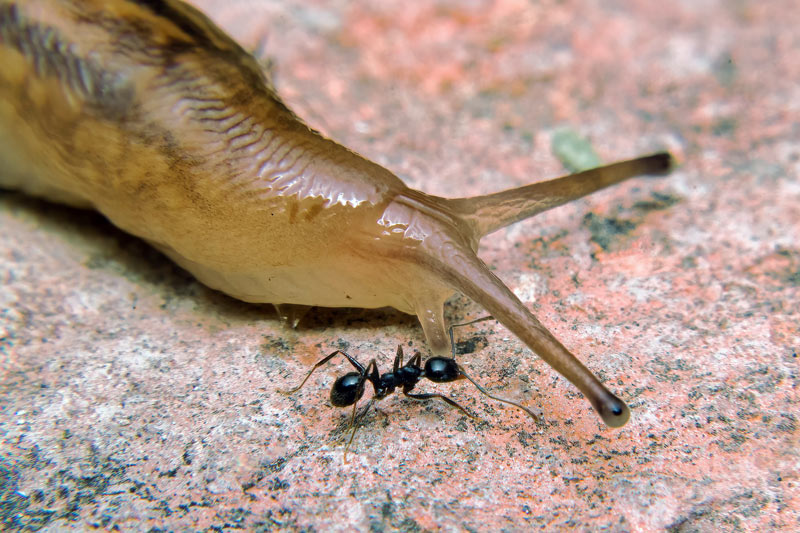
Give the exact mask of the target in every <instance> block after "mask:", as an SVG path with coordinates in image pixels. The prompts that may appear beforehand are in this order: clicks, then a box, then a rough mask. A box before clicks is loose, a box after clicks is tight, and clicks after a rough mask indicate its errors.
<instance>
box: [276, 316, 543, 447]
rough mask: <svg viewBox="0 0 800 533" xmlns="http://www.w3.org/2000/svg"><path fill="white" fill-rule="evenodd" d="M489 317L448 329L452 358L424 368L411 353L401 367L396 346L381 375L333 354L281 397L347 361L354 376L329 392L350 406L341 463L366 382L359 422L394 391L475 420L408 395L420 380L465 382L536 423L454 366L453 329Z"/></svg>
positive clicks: (336, 403) (372, 367) (341, 404)
mask: <svg viewBox="0 0 800 533" xmlns="http://www.w3.org/2000/svg"><path fill="white" fill-rule="evenodd" d="M491 318H492V317H490V316H487V317H482V318H478V319H475V320H472V321H471V322H466V323H463V324H455V325H453V326H450V330H449V333H450V344H451V346H452V355H453V357H438V356H437V357H431V358H429V359H428V360H427V361H425V365H424V366H420V365H421V364H422V354H420V353H419V352H417V353H415V354H414V355H413V356H412V357H411V359H409V361H408V362H407V363H405V364H403V347H402V346H397V355H396V356H395V358H394V365H393V367H392V371H391V372H386V373H384V374H381V373H380V371H379V370H378V363H376V362H375V359H372V360H371V361H370V362H369V364H367V366H366V367H365V366H364V365H362V364H361V363H359V362H358V361H357V360H356V359H355V358H354V357H352V356H351V355H349V354H347V353H346V352H343V351H342V350H336V351H335V352H333V353H331V354H329V355H326V356H325V357H323V358H322V359H321V360H320V361H319V362H318V363H317V364H315V365H314V366H313V367H312V368H311V370H310V371H309V373H308V375H307V376H306V377H305V379H304V380H303V381H302V382H301V383H300V385H298V386H297V387H295V388H293V389H291V390H289V391H281V392H283V394H286V395H289V394H293V393H295V392H297V391H298V390H300V389H301V388H302V387H303V385H305V384H306V381H308V378H310V377H311V374H313V373H314V371H315V370H316V369H317V368H319V367H320V366H322V365H324V364H325V363H327V362H328V361H330V360H331V359H333V358H334V357H336V356H337V355H343V356H344V357H345V358H347V360H348V361H350V364H351V365H353V367H355V369H356V370H357V372H348V373H347V374H345V375H343V376H341V377H339V378H338V379H337V380H336V381H335V382H334V383H333V387H332V388H331V404H332V405H333V406H334V407H348V406H350V405H352V406H353V415H352V417H351V418H350V426H351V427H352V428H353V432H352V433H351V434H350V440H348V441H347V445H346V446H345V448H344V455H345V460H346V458H347V450H348V449H349V448H350V444H351V443H352V442H353V437H355V435H356V430H357V429H358V426H357V425H356V407H357V404H358V401H359V400H360V399H361V397H362V396H363V395H364V389H365V386H366V382H367V381H369V382H370V383H372V387H373V389H375V394H374V395H373V397H372V398H370V401H369V403H368V404H367V406H366V407H365V408H364V410H363V411H362V412H361V414H360V415H359V417H358V418H359V419H361V418H363V417H364V416H365V415H366V414H367V412H368V411H369V409H370V407H372V405H373V403H375V401H376V400H382V399H384V398H386V397H387V396H389V395H390V394H392V393H394V392H395V389H397V388H401V387H402V391H403V394H405V395H406V396H407V397H409V398H412V399H414V400H418V401H424V400H430V399H431V398H439V399H441V400H442V401H444V402H445V403H446V404H448V405H450V406H452V407H455V408H456V409H460V410H461V411H462V412H463V413H464V414H466V415H467V416H469V417H472V418H474V419H477V418H478V417H477V416H475V415H473V414H472V413H470V412H469V411H467V410H466V409H464V408H463V407H461V406H460V405H459V404H458V403H456V402H455V401H454V400H451V399H450V398H448V397H447V396H444V395H442V394H436V393H420V394H412V393H411V391H412V389H414V387H415V386H416V385H417V383H419V381H420V380H421V379H423V378H425V379H428V380H430V381H433V382H434V383H450V382H452V381H458V380H460V379H467V380H469V381H470V382H472V384H473V385H475V387H476V388H477V389H478V390H479V391H480V392H482V393H483V394H485V395H486V396H488V397H489V398H491V399H493V400H497V401H498V402H503V403H507V404H509V405H513V406H514V407H518V408H519V409H522V410H523V411H525V412H526V413H527V414H528V415H530V416H531V417H532V418H533V419H534V420H538V419H539V417H538V416H537V415H536V414H534V412H533V411H531V410H530V409H528V408H527V407H524V406H522V405H520V404H518V403H515V402H512V401H511V400H505V399H503V398H498V397H497V396H493V395H491V394H489V392H487V391H486V389H484V388H483V387H481V386H480V385H479V384H478V383H477V382H476V381H475V380H474V379H472V378H471V377H470V376H469V375H468V374H467V373H466V372H464V369H463V368H461V366H460V365H459V364H458V363H456V360H455V355H456V353H455V344H454V343H453V329H454V328H456V327H460V326H468V325H470V324H474V323H476V322H482V321H484V320H489V319H491Z"/></svg>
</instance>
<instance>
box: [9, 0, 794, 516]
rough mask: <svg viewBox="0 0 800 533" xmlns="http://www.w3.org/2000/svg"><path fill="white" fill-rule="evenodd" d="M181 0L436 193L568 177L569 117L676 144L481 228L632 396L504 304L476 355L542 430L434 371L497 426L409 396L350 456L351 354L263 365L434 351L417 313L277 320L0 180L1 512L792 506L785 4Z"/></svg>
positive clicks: (303, 105)
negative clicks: (332, 400)
mask: <svg viewBox="0 0 800 533" xmlns="http://www.w3.org/2000/svg"><path fill="white" fill-rule="evenodd" d="M196 4H197V5H198V7H200V8H202V9H205V10H206V11H207V12H208V13H209V14H211V15H212V16H213V17H214V18H215V19H216V20H218V21H219V22H220V23H221V24H222V25H223V26H224V27H225V28H226V29H228V30H229V31H230V32H231V33H233V34H234V35H236V36H237V37H238V38H239V39H240V40H241V42H243V43H244V44H245V45H246V46H248V47H250V48H251V49H258V50H266V51H267V55H268V56H269V57H270V58H271V59H272V60H273V63H274V70H275V77H276V80H277V85H278V87H279V89H280V91H281V92H282V94H283V95H284V96H285V98H286V100H287V101H288V102H289V103H290V105H291V106H292V107H294V108H295V109H296V110H297V112H298V113H299V114H300V115H301V116H303V117H305V118H307V120H308V121H309V122H310V123H311V124H312V125H313V126H315V127H318V128H320V129H322V130H323V131H325V132H326V133H327V134H328V135H331V136H333V137H334V138H336V139H337V140H339V141H341V142H343V143H344V144H346V145H348V146H350V147H352V148H354V149H356V150H358V151H359V152H361V153H363V154H365V155H367V156H368V157H370V158H372V159H374V160H376V161H378V162H379V163H382V164H384V165H386V166H388V167H389V168H391V169H393V170H394V171H395V172H397V173H398V174H399V175H400V176H401V177H402V178H403V179H405V180H406V181H407V182H408V183H409V184H411V185H413V186H415V187H418V188H421V189H423V190H425V191H428V192H432V193H436V194H445V195H464V194H476V193H481V192H489V191H494V190H498V189H501V188H506V187H510V186H516V185H520V184H523V183H527V182H529V181H532V180H536V179H540V178H544V177H551V176H554V175H558V174H560V173H562V172H563V169H562V168H561V166H560V163H559V162H558V161H557V160H556V158H555V157H554V156H553V154H552V151H551V149H550V138H551V134H552V132H553V131H554V130H555V129H557V128H559V127H564V126H568V127H571V128H573V129H575V130H576V131H577V132H579V133H580V134H581V135H584V136H586V137H588V138H589V139H590V140H591V142H592V144H593V146H594V148H595V150H596V151H597V152H598V153H599V154H600V155H601V157H602V158H603V159H604V160H606V161H611V160H614V159H622V158H627V157H632V156H635V155H638V154H641V153H646V152H650V151H654V150H656V149H661V148H668V149H670V150H672V151H673V152H674V153H675V154H676V155H677V156H678V157H679V159H680V160H681V167H680V168H679V169H678V170H677V171H676V172H675V173H674V174H673V175H671V176H669V177H667V178H659V179H638V180H633V181H631V182H629V183H626V184H624V185H621V186H618V187H615V188H613V189H610V190H607V191H604V192H602V193H599V194H597V195H594V196H592V197H591V198H588V199H586V200H585V201H581V202H577V203H575V204H572V205H569V206H565V207H562V208H559V209H556V210H554V211H552V212H549V213H546V214H544V215H542V216H540V217H538V218H536V219H535V220H534V221H531V222H526V223H521V224H518V225H516V226H513V227H511V228H509V229H508V230H506V231H502V232H499V233H497V234H495V235H493V236H490V237H489V238H487V239H486V240H485V241H484V246H483V248H482V250H481V255H482V257H483V258H484V259H485V260H486V261H487V262H489V263H490V264H492V265H494V266H495V267H496V272H497V274H498V275H499V276H500V277H501V278H502V279H504V280H505V281H506V282H507V283H508V284H509V285H510V286H511V287H512V288H513V289H514V290H515V291H516V292H517V294H519V295H521V296H522V298H523V299H524V300H525V301H526V302H528V304H529V305H530V306H532V308H534V309H535V311H536V312H537V313H538V314H539V315H540V317H541V318H542V320H543V321H544V322H545V323H546V324H547V325H548V326H549V327H550V328H551V329H552V330H553V331H554V332H555V333H556V335H557V336H558V337H559V338H560V339H561V340H562V341H563V342H564V343H565V344H566V345H567V346H569V347H571V348H572V349H573V350H574V351H575V352H576V353H577V354H579V356H581V357H582V358H583V359H584V360H585V361H586V362H587V364H588V365H589V366H590V367H591V368H592V369H594V370H595V371H597V372H599V373H600V374H601V376H602V377H603V379H604V380H605V381H606V382H607V383H609V384H610V385H611V388H612V389H613V390H615V391H617V392H619V393H620V395H621V396H622V397H623V398H626V399H627V400H628V401H630V403H631V406H632V411H633V418H632V420H631V422H630V423H629V424H628V425H627V426H626V427H625V428H623V429H621V430H610V429H608V428H606V427H604V426H603V425H602V424H601V423H600V422H599V421H598V419H597V417H596V416H595V415H594V414H593V413H592V412H591V410H590V408H589V407H588V405H587V404H586V402H585V401H583V400H582V399H581V398H580V397H579V394H578V393H577V392H576V391H575V390H574V388H573V387H571V386H570V385H569V384H568V383H567V382H566V381H565V380H564V379H562V378H560V377H559V376H557V375H556V374H554V373H553V372H552V371H551V370H550V369H549V368H548V367H547V366H546V365H544V364H543V363H542V362H541V361H539V360H537V358H536V357H535V356H534V355H532V354H531V352H530V351H529V350H527V349H525V348H523V347H522V345H521V343H520V342H519V341H517V340H516V339H515V338H514V337H513V336H512V335H510V334H509V333H508V332H507V331H506V330H504V329H503V328H502V327H500V326H498V325H497V324H496V323H494V322H489V323H483V324H477V325H475V326H471V327H469V328H465V329H464V330H463V331H461V332H460V336H461V337H462V339H464V340H470V339H471V340H472V341H474V343H473V344H474V345H475V349H474V353H470V354H466V355H463V356H461V361H462V362H463V364H464V366H465V367H466V368H468V369H469V371H470V372H471V373H472V374H473V375H474V376H475V377H476V378H478V379H479V380H480V381H481V382H482V383H484V384H485V385H486V386H487V387H488V388H489V389H491V390H492V391H493V392H495V393H496V394H498V395H503V396H507V397H510V398H513V399H516V400H519V401H522V402H524V403H525V404H526V405H528V406H530V407H532V408H534V409H540V410H541V411H542V412H543V413H544V415H545V421H544V423H542V424H541V425H538V426H537V425H536V424H533V423H531V421H530V420H528V419H526V418H525V417H524V416H521V415H520V413H519V412H518V411H516V410H513V409H509V408H505V407H501V406H499V405H498V404H496V403H494V402H492V401H491V400H488V399H487V398H485V397H482V396H480V395H478V394H477V393H476V392H475V391H474V390H473V389H472V388H471V387H469V386H468V384H463V385H462V384H461V383H459V384H457V385H453V386H446V385H442V386H439V390H442V391H446V392H447V393H448V394H452V395H453V397H454V398H456V399H457V400H458V401H460V402H462V403H464V404H465V405H466V406H467V407H468V408H470V409H471V410H473V411H475V412H477V413H478V414H480V415H481V416H482V417H483V421H472V420H470V419H469V418H467V417H464V416H463V415H462V414H460V413H459V412H457V411H455V410H452V409H449V408H447V407H446V406H444V405H439V404H437V403H431V404H429V405H422V404H417V403H412V402H410V401H408V400H404V399H402V398H401V397H393V398H390V399H387V400H385V401H384V402H383V403H382V404H381V405H380V406H379V410H378V411H375V412H373V413H372V414H371V415H369V416H368V417H367V419H366V421H365V423H364V426H363V427H362V428H361V429H360V431H359V432H358V434H357V435H356V437H355V441H354V443H353V446H352V449H351V453H350V454H349V461H348V463H346V464H345V463H343V461H342V450H343V442H344V440H345V439H346V437H347V431H346V429H347V422H348V419H347V416H348V413H347V412H346V411H339V410H334V409H333V408H331V407H330V406H329V405H328V403H327V394H328V389H329V387H330V385H331V383H332V382H333V380H334V378H335V376H337V375H339V374H340V373H341V372H344V371H346V369H347V365H346V364H340V365H338V366H331V367H329V368H326V369H324V370H323V371H320V372H319V373H318V374H317V375H316V376H315V377H314V378H312V379H311V380H310V381H309V383H308V385H307V386H306V388H305V389H303V390H302V391H301V392H300V393H298V394H296V395H295V396H292V397H289V398H286V397H284V396H282V395H280V394H279V393H278V392H277V389H279V388H288V387H290V386H292V385H294V384H296V383H297V382H298V381H299V380H300V379H301V378H302V376H303V375H304V374H305V372H306V369H307V368H308V366H309V365H310V364H313V362H314V361H316V360H317V359H318V358H319V357H321V355H323V354H326V353H329V352H331V351H332V350H334V349H336V348H340V347H345V348H346V349H347V350H348V351H349V352H350V353H352V354H354V355H356V356H357V357H359V358H361V359H362V360H363V361H367V360H368V359H369V358H370V357H372V356H378V357H380V358H381V359H380V360H381V362H382V364H383V366H384V367H385V368H386V367H388V366H389V365H390V364H391V356H392V354H393V353H394V349H395V347H396V345H397V344H398V343H402V344H404V345H406V346H408V347H407V350H406V351H407V352H411V351H412V350H413V349H414V348H419V349H424V344H423V337H422V332H421V330H420V328H419V327H418V325H417V324H416V322H415V319H413V318H412V317H407V316H405V315H401V314H399V313H395V312H392V311H387V310H380V311H361V310H349V311H348V310H317V311H313V312H312V313H311V314H310V315H309V317H308V318H307V319H306V320H304V322H303V323H301V327H300V328H299V329H297V330H295V331H292V330H289V329H287V328H286V327H284V325H282V324H281V323H280V322H279V321H278V320H277V318H276V316H275V314H274V312H273V311H272V310H271V309H270V308H269V307H268V306H263V307H261V306H252V305H247V304H243V303H239V302H236V301H233V300H231V299H229V298H226V297H224V296H222V295H219V294H217V293H214V292H213V291H210V290H208V289H206V288H204V287H203V286H201V285H199V284H198V283H197V282H195V281H194V280H193V279H192V278H190V277H189V276H188V275H186V274H184V273H183V272H182V271H180V270H179V269H178V268H176V267H174V266H172V264H170V263H169V262H168V261H167V260H166V259H164V258H163V257H161V256H160V255H159V254H157V253H155V252H153V251H151V250H150V249H148V248H147V246H145V245H144V244H142V243H141V242H139V241H137V240H136V239H133V238H131V237H128V236H126V235H124V234H122V233H120V232H119V231H117V230H115V229H114V228H113V227H111V226H109V224H107V223H106V222H104V220H103V219H102V218H101V217H99V216H97V215H94V214H90V213H84V212H78V211H73V210H69V209H65V208H62V207H58V206H52V205H48V204H44V203H40V202H37V201H35V200H30V199H26V198H24V197H21V196H19V195H17V194H11V193H0V283H2V285H1V286H0V368H1V369H2V375H0V409H2V411H0V434H2V449H0V453H2V458H0V461H1V462H0V490H2V494H0V520H2V522H0V524H2V527H3V528H8V529H29V530H35V529H37V528H40V527H46V528H48V529H50V530H67V529H74V530H85V529H88V528H91V527H101V528H105V529H112V528H113V529H117V530H130V531H133V530H146V529H149V528H151V527H157V528H161V530H215V531H221V530H230V529H235V528H246V529H262V530H320V531H323V530H324V531H349V530H352V529H359V530H375V531H381V530H393V529H402V530H438V529H446V530H463V529H469V530H474V531H496V530H500V529H505V530H509V531H514V530H523V529H524V530H529V529H545V530H556V529H574V530H581V531H584V530H585V531H595V530H600V529H608V530H612V531H652V530H664V529H667V530H670V531H684V530H685V531H723V530H728V531H733V530H741V531H768V530H769V531H775V530H785V531H796V530H798V529H800V514H799V513H800V511H799V510H800V479H799V478H798V475H799V474H800V472H799V471H798V470H799V469H798V464H799V462H800V453H799V452H798V449H800V447H799V446H798V445H799V444H800V443H799V442H798V435H799V434H800V433H799V432H800V430H799V429H798V416H800V413H798V404H799V402H798V400H799V398H798V397H799V396H800V387H799V386H798V385H799V384H800V378H799V377H798V374H799V370H798V364H800V363H799V362H798V357H797V352H798V350H800V334H798V323H800V305H798V302H800V180H799V179H798V173H799V172H800V144H798V139H800V84H798V79H800V53H798V50H800V32H798V31H797V28H798V27H800V10H798V9H796V5H795V2H794V1H793V0H772V1H770V2H757V1H755V0H741V1H737V2H727V1H724V0H709V1H704V2H696V1H688V0H682V1H678V2H648V1H644V0H619V1H614V2H602V3H601V2H592V1H587V0H567V1H561V2H536V3H532V2H527V1H522V0H497V1H492V2H490V1H484V0H474V1H469V2H462V1H457V0H439V1H436V2H413V3H411V2H401V1H399V0H398V1H395V0H391V1H382V2H379V3H376V2H372V1H369V0H360V1H357V2H356V1H345V0H335V1H331V2H322V1H309V0H304V1H299V0H296V1H286V2H282V3H277V2H263V3H262V2H258V1H253V0H251V1H247V0H235V1H228V0H202V1H200V0H197V1H196ZM0 171H2V169H0ZM479 314H481V311H480V309H478V308H477V306H475V305H474V304H473V303H471V302H469V301H467V300H466V299H464V298H456V299H454V301H453V303H452V306H451V316H452V317H453V318H454V319H456V320H460V319H463V318H464V317H473V316H477V315H479ZM380 354H383V355H382V356H381V355H380ZM429 388H430V389H433V386H431V387H429Z"/></svg>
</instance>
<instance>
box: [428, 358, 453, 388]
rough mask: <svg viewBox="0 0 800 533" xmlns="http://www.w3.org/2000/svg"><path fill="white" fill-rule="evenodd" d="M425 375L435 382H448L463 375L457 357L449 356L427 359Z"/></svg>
mask: <svg viewBox="0 0 800 533" xmlns="http://www.w3.org/2000/svg"><path fill="white" fill-rule="evenodd" d="M425 377H426V378H428V379H429V380H431V381H433V382H434V383H447V382H449V381H455V380H457V379H459V378H460V377H461V371H460V370H459V369H458V364H456V361H455V359H450V358H449V357H431V358H430V359H428V360H427V361H425Z"/></svg>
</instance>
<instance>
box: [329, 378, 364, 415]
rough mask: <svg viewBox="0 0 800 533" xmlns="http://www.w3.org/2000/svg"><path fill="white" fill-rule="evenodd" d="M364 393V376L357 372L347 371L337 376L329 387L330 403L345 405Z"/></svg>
mask: <svg viewBox="0 0 800 533" xmlns="http://www.w3.org/2000/svg"><path fill="white" fill-rule="evenodd" d="M363 395H364V377H363V376H362V375H361V374H360V373H358V372H348V373H347V374H345V375H344V376H342V377H340V378H338V379H337V380H336V381H335V382H334V383H333V387H332V388H331V405H333V406H334V407H347V406H348V405H353V404H354V403H356V402H357V401H358V400H360V399H361V397H362V396H363Z"/></svg>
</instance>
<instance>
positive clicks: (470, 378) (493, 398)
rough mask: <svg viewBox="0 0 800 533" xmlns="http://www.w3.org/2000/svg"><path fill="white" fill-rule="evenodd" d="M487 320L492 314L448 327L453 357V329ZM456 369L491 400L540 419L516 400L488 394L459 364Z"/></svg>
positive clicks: (537, 419) (454, 347)
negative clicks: (516, 408) (511, 406)
mask: <svg viewBox="0 0 800 533" xmlns="http://www.w3.org/2000/svg"><path fill="white" fill-rule="evenodd" d="M487 320H494V317H493V316H492V315H487V316H482V317H480V318H476V319H474V320H470V321H469V322H462V323H461V324H452V325H451V326H450V329H449V330H448V333H449V334H450V350H451V353H452V354H453V359H455V358H456V343H455V340H454V339H453V330H454V329H455V328H460V327H462V326H469V325H471V324H477V323H478V322H485V321H487ZM458 371H459V372H460V373H461V375H462V376H464V377H465V378H467V379H468V380H469V381H470V382H471V383H472V384H473V385H475V388H476V389H478V390H479V391H480V392H481V393H483V394H484V395H485V396H488V397H489V398H491V399H492V400H496V401H498V402H502V403H507V404H509V405H513V406H514V407H518V408H519V409H522V410H523V411H525V412H526V413H528V415H530V417H531V418H533V419H534V420H536V421H537V422H538V421H539V420H540V418H539V415H537V414H536V413H534V412H533V411H531V410H530V409H528V408H527V407H525V406H524V405H520V404H518V403H517V402H512V401H511V400H506V399H504V398H499V397H497V396H494V395H492V394H489V392H488V391H487V390H486V389H484V388H483V387H481V386H480V385H479V384H478V382H477V381H475V380H474V379H472V377H470V375H469V374H467V373H466V372H464V368H463V367H462V366H461V365H458ZM459 407H460V406H459ZM462 411H463V409H462Z"/></svg>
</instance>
